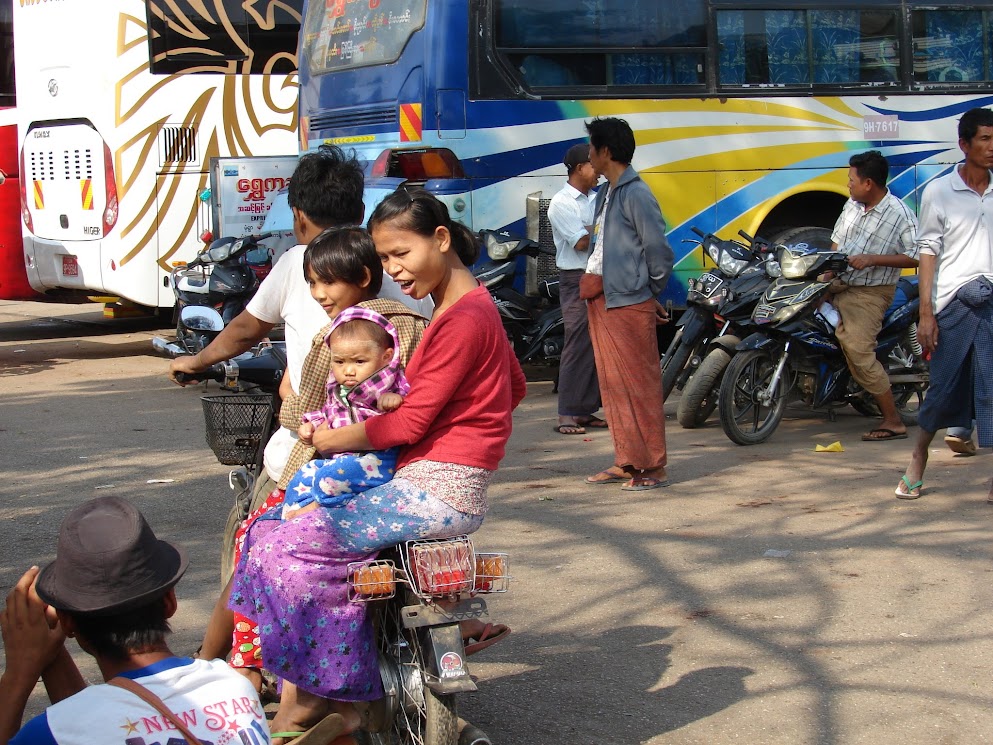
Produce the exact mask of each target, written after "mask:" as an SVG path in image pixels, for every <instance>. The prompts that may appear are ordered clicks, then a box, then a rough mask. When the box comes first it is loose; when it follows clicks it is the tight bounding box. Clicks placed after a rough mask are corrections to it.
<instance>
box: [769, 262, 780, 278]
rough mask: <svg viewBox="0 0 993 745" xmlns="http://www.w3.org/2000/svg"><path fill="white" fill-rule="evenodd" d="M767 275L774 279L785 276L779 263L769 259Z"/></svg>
mask: <svg viewBox="0 0 993 745" xmlns="http://www.w3.org/2000/svg"><path fill="white" fill-rule="evenodd" d="M765 273H766V274H768V275H769V276H770V277H773V278H776V277H782V276H783V270H782V268H781V267H780V266H779V262H778V261H776V260H775V259H769V260H768V261H767V262H765Z"/></svg>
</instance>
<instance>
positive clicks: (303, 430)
mask: <svg viewBox="0 0 993 745" xmlns="http://www.w3.org/2000/svg"><path fill="white" fill-rule="evenodd" d="M316 431H317V427H315V426H314V424H313V422H304V423H303V424H301V425H300V429H298V430H297V437H299V438H300V442H302V443H303V444H304V445H313V444H314V432H316Z"/></svg>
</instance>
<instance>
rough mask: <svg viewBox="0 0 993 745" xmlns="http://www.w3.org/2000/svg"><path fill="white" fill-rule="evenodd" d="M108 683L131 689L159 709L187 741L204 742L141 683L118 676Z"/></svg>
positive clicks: (190, 742) (195, 744) (194, 744)
mask: <svg viewBox="0 0 993 745" xmlns="http://www.w3.org/2000/svg"><path fill="white" fill-rule="evenodd" d="M107 685H112V686H114V687H116V688H123V689H124V690H125V691H130V692H131V693H133V694H134V695H135V696H137V697H138V698H140V699H141V700H142V701H144V702H145V703H146V704H148V705H149V706H151V707H152V708H153V709H156V710H158V712H159V713H160V714H161V715H162V716H164V717H165V718H166V719H168V720H169V721H170V722H172V723H173V725H175V727H176V729H178V730H179V731H180V732H181V733H182V735H183V737H184V738H186V742H188V743H189V745H203V743H201V742H200V741H199V740H198V739H197V738H196V735H194V734H193V733H192V732H190V729H189V727H187V726H186V725H185V724H183V723H182V722H181V721H179V719H177V718H176V715H175V714H173V713H172V712H171V711H169V709H168V707H166V705H165V703H163V701H162V699H160V698H159V697H158V696H156V695H155V694H154V693H152V692H151V691H150V690H148V689H147V688H146V687H145V686H143V685H142V684H141V683H138V682H136V681H134V680H131V678H122V677H117V678H113V679H112V680H108V681H107Z"/></svg>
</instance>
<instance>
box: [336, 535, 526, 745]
mask: <svg viewBox="0 0 993 745" xmlns="http://www.w3.org/2000/svg"><path fill="white" fill-rule="evenodd" d="M509 569H510V562H509V558H508V555H507V554H505V553H481V552H477V551H476V550H475V548H474V547H473V544H472V541H471V540H470V538H469V537H468V536H457V537H455V538H444V539H435V540H417V541H408V542H406V543H403V544H400V545H398V546H395V547H394V548H392V549H390V550H388V551H384V552H382V553H381V554H380V555H379V556H378V557H377V558H376V559H374V560H365V561H359V562H352V563H350V564H349V565H348V578H349V579H348V599H349V601H350V602H354V603H369V604H371V608H370V610H371V611H372V619H373V625H374V628H375V634H376V642H377V646H378V648H379V668H380V674H381V675H382V679H383V689H384V691H385V695H384V697H383V698H382V699H380V700H379V701H375V702H372V703H371V704H369V705H368V706H367V707H362V709H364V710H365V714H364V716H363V724H362V733H363V736H364V740H365V741H366V742H368V743H370V745H387V744H389V745H456V744H458V745H490V739H489V738H488V737H487V736H486V735H485V733H483V732H482V731H480V730H479V729H477V728H476V727H474V726H472V725H471V724H468V723H467V722H465V721H464V720H462V719H459V716H458V708H457V700H456V695H457V694H459V693H465V692H470V691H475V690H477V688H476V684H475V682H474V681H473V679H472V678H471V677H470V675H469V669H468V667H467V664H466V653H465V647H464V644H463V641H462V634H461V631H460V629H459V621H461V620H467V619H482V618H486V617H487V616H488V615H489V613H488V610H487V606H486V602H485V600H483V598H482V597H480V596H481V595H486V594H492V593H503V592H506V591H507V589H508V587H509V583H510V579H511V577H510V573H509ZM360 711H361V709H360Z"/></svg>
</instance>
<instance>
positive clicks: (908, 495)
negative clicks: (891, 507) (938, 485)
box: [894, 474, 924, 499]
mask: <svg viewBox="0 0 993 745" xmlns="http://www.w3.org/2000/svg"><path fill="white" fill-rule="evenodd" d="M904 486H905V487H907V490H906V491H904V490H903V488H902V487H904ZM923 491H924V480H923V479H921V480H920V481H918V482H917V483H916V484H911V483H910V479H908V478H907V475H906V474H904V475H903V476H901V477H900V483H899V485H898V486H897V487H896V491H895V492H894V493H895V494H896V496H897V499H920V496H921V494H922V493H923Z"/></svg>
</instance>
